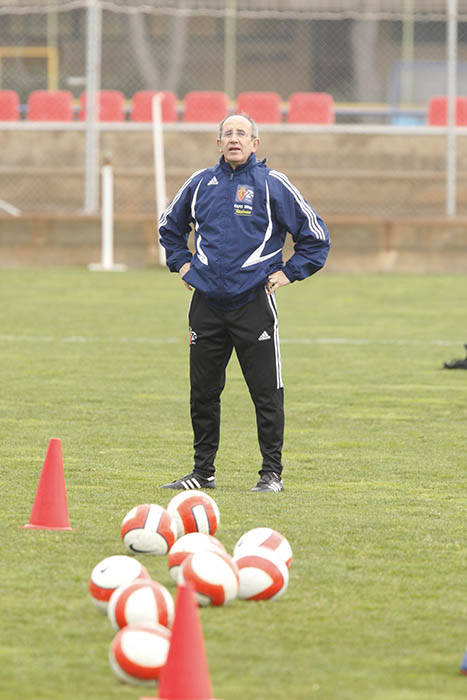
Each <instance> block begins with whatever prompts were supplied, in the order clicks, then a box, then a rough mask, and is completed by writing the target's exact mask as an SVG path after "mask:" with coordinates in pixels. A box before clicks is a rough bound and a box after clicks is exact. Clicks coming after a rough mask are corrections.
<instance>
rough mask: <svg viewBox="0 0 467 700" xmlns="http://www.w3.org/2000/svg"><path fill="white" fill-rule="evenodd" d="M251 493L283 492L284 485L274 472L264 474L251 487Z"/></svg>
mask: <svg viewBox="0 0 467 700" xmlns="http://www.w3.org/2000/svg"><path fill="white" fill-rule="evenodd" d="M251 490H252V491H264V492H266V491H275V492H277V491H283V490H284V484H283V482H282V479H281V478H280V476H279V475H278V474H275V472H266V473H265V474H263V475H262V476H261V479H260V480H259V481H258V483H257V484H256V486H253V488H252V489H251Z"/></svg>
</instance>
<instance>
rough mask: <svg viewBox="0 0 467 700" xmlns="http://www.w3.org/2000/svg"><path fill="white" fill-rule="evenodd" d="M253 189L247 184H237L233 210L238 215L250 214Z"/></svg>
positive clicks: (253, 194)
mask: <svg viewBox="0 0 467 700" xmlns="http://www.w3.org/2000/svg"><path fill="white" fill-rule="evenodd" d="M254 196H255V190H254V188H253V187H248V186H247V185H238V186H237V194H236V195H235V204H234V211H235V213H236V214H238V215H239V216H251V212H252V210H253V206H252V205H253V198H254Z"/></svg>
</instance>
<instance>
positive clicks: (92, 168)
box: [83, 0, 102, 214]
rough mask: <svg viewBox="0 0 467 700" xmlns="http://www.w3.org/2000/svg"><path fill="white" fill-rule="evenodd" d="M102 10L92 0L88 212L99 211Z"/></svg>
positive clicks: (88, 40)
mask: <svg viewBox="0 0 467 700" xmlns="http://www.w3.org/2000/svg"><path fill="white" fill-rule="evenodd" d="M101 42H102V8H101V5H100V2H99V0H88V14H87V33H86V145H85V183H84V207H83V208H84V212H85V213H86V214H94V213H96V212H97V211H98V208H99V127H98V124H97V120H98V93H99V90H100V78H101Z"/></svg>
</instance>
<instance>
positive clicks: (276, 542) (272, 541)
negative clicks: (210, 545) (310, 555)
mask: <svg viewBox="0 0 467 700" xmlns="http://www.w3.org/2000/svg"><path fill="white" fill-rule="evenodd" d="M242 547H248V549H251V548H252V547H266V548H267V549H272V550H274V551H275V552H276V553H277V554H278V555H279V556H280V558H281V559H282V561H283V562H284V563H285V564H286V565H287V568H288V569H290V565H291V564H292V548H291V546H290V544H289V542H288V540H287V539H286V538H285V537H284V535H281V533H280V532H277V530H273V529H272V528H270V527H255V528H254V529H253V530H248V532H245V533H244V534H243V535H242V536H241V537H240V539H239V540H238V542H237V544H236V545H235V548H234V552H233V554H234V557H235V556H236V554H238V552H239V551H240V549H241V548H242Z"/></svg>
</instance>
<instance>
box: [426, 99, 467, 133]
mask: <svg viewBox="0 0 467 700" xmlns="http://www.w3.org/2000/svg"><path fill="white" fill-rule="evenodd" d="M427 121H428V125H429V126H446V124H447V122H448V98H447V97H446V95H436V96H434V97H432V98H431V99H430V101H429V103H428V120H427ZM456 126H467V97H457V98H456Z"/></svg>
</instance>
